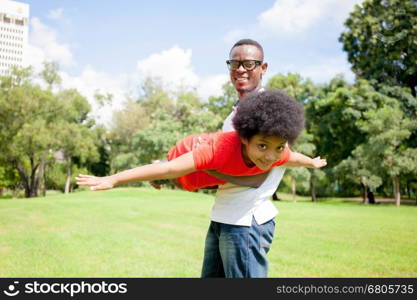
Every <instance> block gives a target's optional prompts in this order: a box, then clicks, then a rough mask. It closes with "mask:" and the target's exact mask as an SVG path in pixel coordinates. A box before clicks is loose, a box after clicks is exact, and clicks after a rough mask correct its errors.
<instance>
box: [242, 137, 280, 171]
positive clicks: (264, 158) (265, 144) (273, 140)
mask: <svg viewBox="0 0 417 300" xmlns="http://www.w3.org/2000/svg"><path fill="white" fill-rule="evenodd" d="M286 143H287V140H285V139H283V138H280V137H277V136H267V135H262V134H256V135H254V136H253V137H252V138H251V139H250V140H247V139H242V144H243V152H242V156H243V159H244V161H245V162H246V164H247V165H248V166H250V165H251V164H254V165H256V166H257V167H258V168H259V169H261V170H268V169H270V168H271V167H272V165H273V164H274V163H275V162H277V161H279V160H281V158H282V155H283V153H284V148H285V145H286Z"/></svg>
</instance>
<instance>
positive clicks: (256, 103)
mask: <svg viewBox="0 0 417 300" xmlns="http://www.w3.org/2000/svg"><path fill="white" fill-rule="evenodd" d="M233 125H234V127H235V129H236V131H231V132H216V133H206V134H198V135H192V136H188V137H186V138H184V139H183V140H181V141H179V142H178V143H177V144H176V146H175V147H173V148H171V149H170V151H169V152H168V159H169V161H168V162H163V163H157V164H150V165H145V166H141V167H138V168H134V169H130V170H126V171H123V172H120V173H117V174H115V175H112V176H106V177H95V176H90V175H82V174H80V176H79V177H77V178H76V180H77V184H78V185H85V186H90V187H91V190H105V189H110V188H112V187H113V186H114V185H116V184H120V183H125V182H132V181H152V180H156V179H174V178H177V182H178V184H179V185H180V186H181V187H182V188H183V189H186V190H188V191H193V190H196V189H199V188H203V187H207V186H213V185H219V184H224V183H225V181H223V180H220V179H217V178H215V177H213V176H210V175H208V174H207V173H205V172H203V170H215V171H217V172H219V173H223V174H226V175H232V176H251V175H256V174H260V173H263V172H267V171H268V170H270V169H271V168H272V167H274V166H279V165H285V164H286V163H287V162H290V163H291V166H305V167H310V168H321V167H323V166H325V165H326V160H324V159H320V157H317V158H314V159H311V158H308V157H305V156H303V155H299V154H297V153H293V152H291V151H290V150H289V148H288V146H287V143H289V144H292V143H293V142H294V141H295V140H296V139H297V137H298V135H299V134H300V132H301V131H302V129H303V127H304V114H303V109H302V107H301V105H300V104H299V103H297V102H296V101H295V100H293V99H291V98H290V97H289V96H287V95H286V94H284V93H283V92H280V91H277V90H273V89H266V90H264V91H263V92H258V93H251V94H248V95H247V97H246V99H245V100H244V101H242V103H240V104H239V107H238V111H237V113H236V116H235V117H234V118H233Z"/></svg>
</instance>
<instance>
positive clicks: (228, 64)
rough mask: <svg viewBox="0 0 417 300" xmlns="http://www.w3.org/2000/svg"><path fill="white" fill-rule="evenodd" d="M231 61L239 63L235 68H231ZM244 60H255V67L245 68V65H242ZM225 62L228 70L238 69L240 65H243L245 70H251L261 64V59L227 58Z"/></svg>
mask: <svg viewBox="0 0 417 300" xmlns="http://www.w3.org/2000/svg"><path fill="white" fill-rule="evenodd" d="M232 61H237V62H239V64H238V66H237V68H235V69H232V68H231V66H230V63H231V62H232ZM245 61H253V62H255V67H253V69H246V68H245V66H244V65H243V63H244V62H245ZM226 64H227V67H228V69H229V71H235V70H238V69H239V68H240V66H243V68H244V69H245V70H246V71H253V70H255V69H256V68H257V67H258V66H260V65H262V64H263V61H262V60H256V59H245V60H236V59H228V60H226Z"/></svg>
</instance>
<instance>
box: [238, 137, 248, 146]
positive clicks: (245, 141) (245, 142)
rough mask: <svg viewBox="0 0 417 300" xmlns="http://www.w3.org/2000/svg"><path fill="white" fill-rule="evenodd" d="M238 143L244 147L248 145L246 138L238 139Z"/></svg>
mask: <svg viewBox="0 0 417 300" xmlns="http://www.w3.org/2000/svg"><path fill="white" fill-rule="evenodd" d="M240 141H241V143H242V144H243V145H245V146H247V145H249V140H248V139H247V138H243V137H241V138H240Z"/></svg>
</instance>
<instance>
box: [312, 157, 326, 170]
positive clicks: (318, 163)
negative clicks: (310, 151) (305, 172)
mask: <svg viewBox="0 0 417 300" xmlns="http://www.w3.org/2000/svg"><path fill="white" fill-rule="evenodd" d="M312 165H313V168H317V169H318V168H322V167H325V166H327V160H326V159H324V158H320V156H317V157H315V158H313V159H312Z"/></svg>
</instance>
